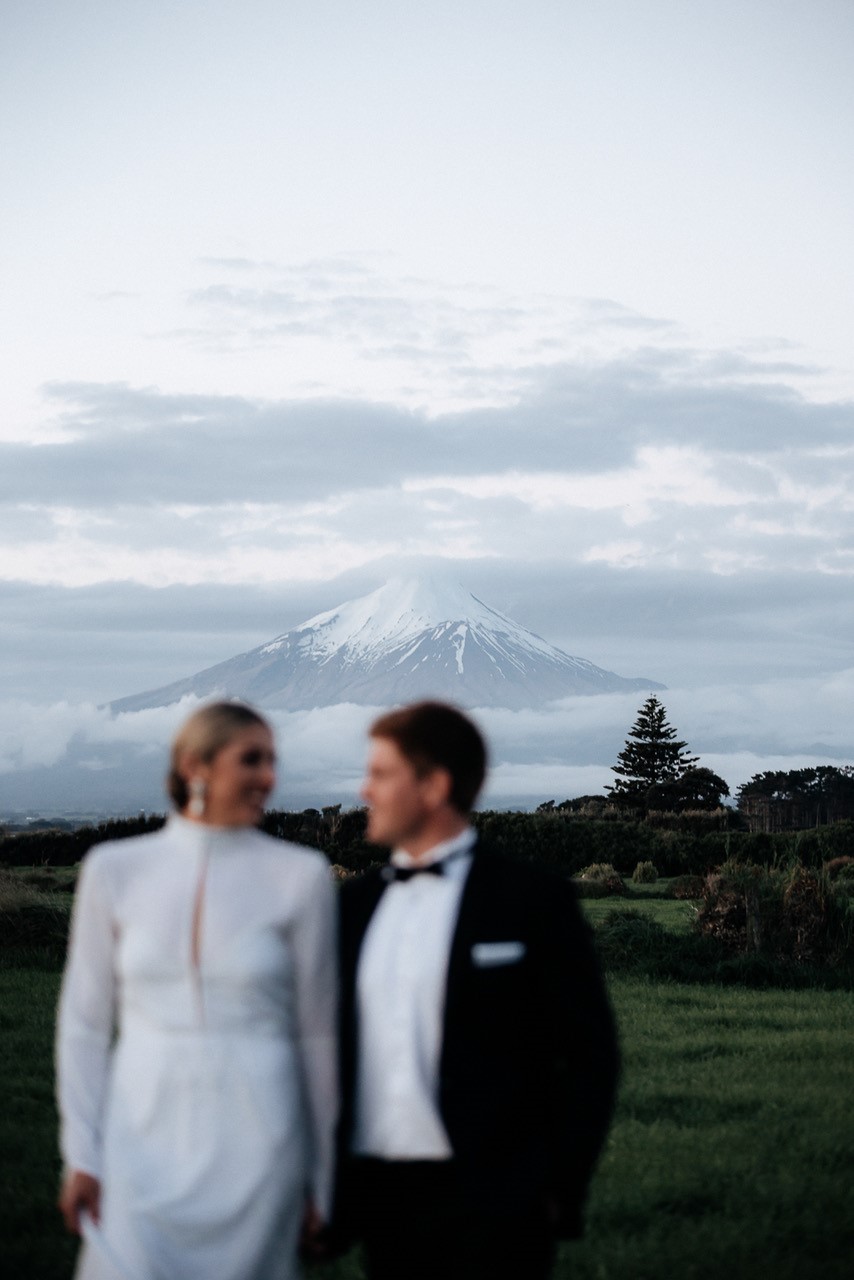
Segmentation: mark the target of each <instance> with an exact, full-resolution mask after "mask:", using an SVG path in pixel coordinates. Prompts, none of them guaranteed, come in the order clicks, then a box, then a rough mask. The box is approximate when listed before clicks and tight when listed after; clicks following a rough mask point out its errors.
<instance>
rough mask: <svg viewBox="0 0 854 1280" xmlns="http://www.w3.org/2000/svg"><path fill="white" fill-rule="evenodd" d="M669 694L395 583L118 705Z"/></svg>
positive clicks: (466, 604) (478, 612)
mask: <svg viewBox="0 0 854 1280" xmlns="http://www.w3.org/2000/svg"><path fill="white" fill-rule="evenodd" d="M662 688H664V686H663V685H661V684H657V683H656V682H655V681H654V680H644V679H624V678H623V677H621V676H617V675H614V674H613V672H611V671H603V670H602V668H601V667H597V666H594V665H593V663H592V662H587V661H586V660H585V659H584V658H573V657H571V656H570V655H569V654H567V653H564V652H563V651H562V650H561V649H556V648H555V647H554V645H550V644H548V643H547V642H546V641H545V640H543V639H541V638H540V637H539V636H538V635H535V634H534V633H533V631H528V630H527V629H526V628H525V627H522V626H520V625H519V624H518V623H517V622H513V621H512V620H511V619H510V618H507V617H505V615H504V614H501V613H499V612H498V611H497V610H496V609H491V608H490V607H489V605H486V604H484V603H483V602H482V601H481V600H478V599H477V597H476V596H473V595H470V594H469V592H467V591H465V590H464V589H463V588H462V587H459V586H456V585H451V584H449V583H447V582H444V581H442V580H439V579H433V578H430V579H428V578H417V579H400V578H395V579H392V580H391V581H390V582H387V583H386V584H385V586H383V587H380V589H379V590H378V591H374V592H372V593H371V594H370V595H367V596H362V597H361V598H360V599H358V600H351V601H349V602H347V603H346V604H342V605H339V606H338V608H336V609H330V610H329V611H328V612H326V613H319V614H317V615H316V617H314V618H309V620H308V621H307V622H303V623H302V624H301V625H300V626H298V627H294V629H293V630H292V631H288V632H286V633H285V635H282V636H278V637H277V638H276V639H275V640H271V641H270V642H269V643H268V644H263V645H260V646H259V647H258V648H257V649H250V650H249V652H248V653H243V654H240V655H239V656H238V657H236V658H230V659H229V660H228V661H226V662H220V663H218V664H217V665H216V666H214V667H208V668H207V670H205V671H200V672H198V674H197V675H194V676H189V677H188V678H187V679H186V680H178V681H176V682H175V683H174V684H170V685H165V686H164V687H163V688H161V689H153V690H151V691H149V692H148V693H141V694H137V695H135V696H133V697H129V698H121V699H119V700H118V701H116V702H113V703H112V704H111V707H112V709H113V710H114V711H140V710H143V709H144V708H147V707H161V706H168V705H169V704H171V703H173V702H177V701H178V700H179V699H180V698H182V697H184V696H185V695H186V694H195V695H196V696H198V697H210V696H226V697H237V698H244V699H246V700H247V701H248V702H253V703H256V704H257V705H259V706H262V707H271V708H272V707H280V708H285V709H287V710H292V711H296V710H301V709H307V708H311V707H324V706H333V705H335V704H336V703H341V702H354V703H358V704H362V705H369V706H387V705H394V704H396V703H401V702H406V701H410V700H411V699H413V698H421V697H435V698H444V699H449V700H452V701H454V702H456V703H458V704H460V705H462V706H467V707H509V708H511V709H514V710H515V709H521V708H523V707H536V706H542V705H543V704H544V703H547V702H551V701H553V700H554V699H556V698H565V697H568V696H570V695H573V694H593V693H611V692H616V691H628V690H632V689H662Z"/></svg>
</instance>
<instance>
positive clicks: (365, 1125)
mask: <svg viewBox="0 0 854 1280" xmlns="http://www.w3.org/2000/svg"><path fill="white" fill-rule="evenodd" d="M474 841H475V833H474V831H472V830H471V829H470V828H467V829H466V830H465V831H464V832H463V833H462V834H461V835H459V836H456V837H455V838H454V839H453V840H449V841H445V842H444V843H443V844H441V845H437V846H436V847H435V848H434V849H431V850H430V852H429V853H428V854H427V855H426V857H424V858H419V859H418V860H417V863H416V860H414V859H413V858H411V857H410V856H409V855H408V854H407V853H406V852H405V851H404V850H395V852H394V853H393V854H392V859H391V860H392V863H393V864H395V865H397V866H404V867H411V866H415V865H422V866H423V865H424V864H425V863H431V862H438V861H442V863H443V868H442V872H443V873H442V875H441V876H437V875H418V876H413V877H412V878H411V879H409V880H405V881H400V880H398V881H392V882H391V883H390V884H389V885H388V887H387V889H386V890H385V892H384V893H383V895H382V897H381V898H380V901H379V904H378V906H377V909H376V911H375V912H374V914H373V916H372V918H371V922H370V924H369V925H368V929H367V932H366V934H365V938H364V941H363V943H362V950H361V953H360V957H359V968H358V973H357V978H356V999H357V1001H358V1026H359V1044H358V1054H357V1059H356V1061H357V1064H358V1066H357V1073H356V1093H355V1124H354V1136H353V1142H352V1149H353V1151H354V1152H356V1153H357V1154H359V1155H371V1156H379V1157H381V1158H383V1159H386V1160H446V1159H448V1158H449V1157H450V1156H451V1155H452V1154H453V1152H452V1150H451V1145H450V1143H449V1141H448V1135H447V1133H446V1132H445V1126H444V1125H443V1123H442V1118H441V1115H440V1114H439V1106H438V1088H439V1058H440V1054H441V1052H442V1023H443V1017H444V1006H445V986H446V982H447V973H448V957H449V952H450V948H451V939H452V937H453V932H454V927H455V925H456V921H457V915H458V912H459V906H460V899H461V897H462V893H463V886H464V885H465V881H466V877H467V876H468V872H469V868H470V866H471V854H470V853H469V852H468V850H470V849H471V847H472V845H473V844H474ZM451 855H455V856H451Z"/></svg>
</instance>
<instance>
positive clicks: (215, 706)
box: [166, 702, 272, 811]
mask: <svg viewBox="0 0 854 1280" xmlns="http://www.w3.org/2000/svg"><path fill="white" fill-rule="evenodd" d="M256 724H260V725H263V727H264V728H265V729H270V726H269V724H268V723H267V721H266V720H265V719H264V717H263V716H262V715H260V714H259V713H258V712H257V711H254V710H253V709H252V707H248V706H247V705H246V704H245V703H244V702H211V703H209V704H208V706H206V707H201V708H200V709H199V710H198V711H194V712H193V714H192V715H191V716H190V718H189V720H185V721H184V723H183V725H182V726H181V728H180V729H179V730H178V732H177V733H176V734H175V737H174V738H173V739H172V747H171V750H170V752H169V772H168V774H167V775H166V790H167V791H168V793H169V796H170V798H171V800H172V802H173V803H174V805H175V807H176V809H178V810H179V811H180V810H182V809H184V808H185V807H186V805H187V802H188V800H189V799H190V793H189V789H188V787H187V783H186V781H185V780H184V778H183V777H182V775H181V772H180V767H181V761H182V759H183V757H184V756H185V755H194V756H195V757H196V758H197V759H198V760H201V761H202V763H203V764H209V763H210V762H211V760H213V758H214V756H215V755H216V754H217V752H219V751H221V750H222V748H223V747H225V746H227V745H228V743H229V742H231V740H232V738H234V737H236V736H237V734H238V733H240V732H241V731H242V730H243V729H248V728H250V727H251V726H252V725H256ZM270 732H272V730H270Z"/></svg>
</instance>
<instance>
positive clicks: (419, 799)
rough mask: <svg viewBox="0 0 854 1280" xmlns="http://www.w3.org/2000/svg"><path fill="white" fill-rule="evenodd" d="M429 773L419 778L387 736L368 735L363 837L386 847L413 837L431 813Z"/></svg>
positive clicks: (431, 786) (432, 788)
mask: <svg viewBox="0 0 854 1280" xmlns="http://www.w3.org/2000/svg"><path fill="white" fill-rule="evenodd" d="M434 792H435V786H434V785H433V775H432V774H430V773H428V774H425V775H422V776H420V777H419V775H418V774H417V773H416V772H415V769H414V767H413V766H412V765H411V764H410V762H409V761H408V760H407V758H406V756H405V755H404V754H403V753H402V751H401V750H400V749H399V748H398V746H397V744H396V743H394V742H392V740H391V738H372V739H371V748H370V753H369V755H368V763H367V767H366V770H365V780H364V782H363V783H362V799H363V800H364V801H365V803H366V804H367V806H368V830H367V837H368V839H369V840H370V841H371V842H372V843H373V844H383V845H388V846H389V847H390V848H394V847H395V846H399V845H402V846H403V847H404V848H405V847H406V843H407V840H412V839H413V838H417V837H418V836H419V835H420V833H421V832H422V831H423V830H424V828H425V826H426V825H427V823H428V821H429V820H430V818H431V816H432V814H433V811H434V809H433V805H432V803H431V797H432V796H433V794H434Z"/></svg>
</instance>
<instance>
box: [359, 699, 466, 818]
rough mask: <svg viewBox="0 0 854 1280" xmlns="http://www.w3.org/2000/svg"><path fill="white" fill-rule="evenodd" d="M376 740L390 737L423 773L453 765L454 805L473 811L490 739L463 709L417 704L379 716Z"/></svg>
mask: <svg viewBox="0 0 854 1280" xmlns="http://www.w3.org/2000/svg"><path fill="white" fill-rule="evenodd" d="M369 733H370V736H371V737H372V738H389V739H390V740H391V741H392V742H393V743H394V744H395V746H396V747H397V748H398V750H399V751H400V752H401V754H402V755H404V756H405V757H406V759H407V760H408V761H409V763H410V764H411V765H412V766H413V768H414V769H415V771H416V772H417V773H429V772H430V770H431V769H436V768H439V769H447V771H448V773H449V774H450V775H451V793H450V797H449V799H450V801H451V804H452V805H453V806H454V808H455V809H457V810H458V811H459V812H460V813H470V812H471V809H472V807H473V805H474V802H475V800H476V798H477V793H478V792H479V791H480V788H481V787H482V785H483V780H484V778H485V776H486V764H487V753H486V743H485V742H484V740H483V737H482V735H481V732H480V730H479V729H478V728H477V726H476V725H475V724H473V723H472V721H471V720H469V718H468V716H466V715H463V713H462V711H460V710H459V709H458V708H457V707H453V706H450V705H449V704H448V703H445V702H414V703H412V704H411V705H410V706H407V707H399V708H397V709H396V710H395V711H389V712H387V713H386V714H385V715H382V716H380V717H379V719H377V720H375V721H374V723H373V724H372V725H371V727H370V730H369Z"/></svg>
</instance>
